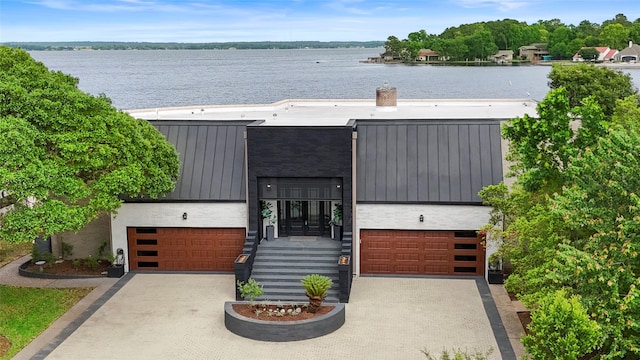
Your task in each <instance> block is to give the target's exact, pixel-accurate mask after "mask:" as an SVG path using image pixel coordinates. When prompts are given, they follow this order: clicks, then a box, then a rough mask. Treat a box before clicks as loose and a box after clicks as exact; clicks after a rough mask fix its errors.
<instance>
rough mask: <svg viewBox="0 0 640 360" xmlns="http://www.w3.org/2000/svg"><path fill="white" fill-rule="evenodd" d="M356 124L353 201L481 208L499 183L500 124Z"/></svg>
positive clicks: (500, 173)
mask: <svg viewBox="0 0 640 360" xmlns="http://www.w3.org/2000/svg"><path fill="white" fill-rule="evenodd" d="M357 124H358V125H357V132H358V142H357V147H358V148H357V174H358V179H357V201H362V202H381V203H385V202H386V203H480V198H479V197H478V191H480V190H481V189H482V188H483V187H484V186H486V185H490V184H497V183H499V182H500V181H502V150H501V141H500V121H499V120H420V121H394V122H384V121H379V122H375V121H358V122H357Z"/></svg>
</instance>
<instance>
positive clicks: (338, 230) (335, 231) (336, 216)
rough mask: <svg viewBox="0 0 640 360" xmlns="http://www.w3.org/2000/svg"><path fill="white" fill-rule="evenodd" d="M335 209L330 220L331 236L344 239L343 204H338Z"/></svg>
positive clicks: (340, 239)
mask: <svg viewBox="0 0 640 360" xmlns="http://www.w3.org/2000/svg"><path fill="white" fill-rule="evenodd" d="M335 206H336V207H335V208H334V209H333V217H332V218H331V221H329V225H331V231H332V233H331V238H333V239H334V240H337V241H342V204H339V203H338V204H336V205H335Z"/></svg>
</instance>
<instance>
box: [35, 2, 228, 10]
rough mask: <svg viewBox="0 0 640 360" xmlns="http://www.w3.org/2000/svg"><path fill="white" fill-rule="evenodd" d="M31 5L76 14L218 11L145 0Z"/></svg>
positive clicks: (40, 3)
mask: <svg viewBox="0 0 640 360" xmlns="http://www.w3.org/2000/svg"><path fill="white" fill-rule="evenodd" d="M32 4H35V5H39V6H42V7H46V8H49V9H55V10H64V11H76V12H109V13H115V12H143V11H145V12H166V13H174V12H198V11H202V9H203V6H204V7H206V8H208V9H211V10H212V9H216V10H219V9H220V7H217V6H211V5H206V4H200V3H188V2H184V3H181V2H177V3H171V2H162V1H145V0H116V1H107V2H104V1H78V0H39V1H34V2H32Z"/></svg>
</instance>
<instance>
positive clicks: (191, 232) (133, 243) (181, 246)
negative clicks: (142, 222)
mask: <svg viewBox="0 0 640 360" xmlns="http://www.w3.org/2000/svg"><path fill="white" fill-rule="evenodd" d="M244 238H245V229H242V228H229V229H214V228H129V229H128V242H129V264H130V265H129V266H130V268H131V269H132V270H136V269H141V270H169V271H171V270H182V271H189V270H193V271H233V261H234V260H235V258H236V257H237V256H238V255H239V254H240V253H241V252H242V248H243V246H244V240H245V239H244Z"/></svg>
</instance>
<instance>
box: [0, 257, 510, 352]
mask: <svg viewBox="0 0 640 360" xmlns="http://www.w3.org/2000/svg"><path fill="white" fill-rule="evenodd" d="M27 259H28V258H27ZM24 261H26V259H25V260H20V261H18V262H15V263H13V264H10V265H8V266H5V267H4V268H0V283H3V284H9V285H23V286H25V285H26V284H19V283H20V282H21V280H24V281H25V283H28V286H43V287H63V286H65V287H66V286H97V288H96V290H94V291H93V292H92V293H91V294H89V295H88V296H87V297H86V298H85V299H83V300H82V301H80V302H79V303H78V304H77V305H76V306H74V308H72V309H71V311H69V312H68V313H67V314H65V315H64V316H63V317H62V318H61V319H59V320H58V321H57V322H56V323H54V324H53V325H52V326H51V327H50V328H49V329H48V330H47V331H45V333H43V334H42V335H41V336H40V337H38V338H37V339H36V340H34V341H33V342H32V343H31V344H30V345H29V346H28V347H26V348H25V349H24V350H23V351H21V352H20V353H19V354H18V355H17V356H16V357H14V359H44V358H46V359H112V358H136V359H237V358H257V359H296V358H305V359H334V358H351V359H362V358H366V359H374V360H375V359H385V360H386V359H396V358H402V359H424V356H423V355H422V354H421V353H420V350H421V349H429V350H430V351H432V352H435V353H437V352H439V351H441V350H442V349H445V348H446V349H457V348H460V349H468V350H486V349H489V348H493V349H494V350H495V351H494V353H493V355H492V357H491V359H509V360H511V359H514V360H515V359H516V356H520V354H522V352H521V350H519V349H518V347H512V345H511V344H513V342H514V340H516V343H515V345H519V344H518V343H517V340H518V339H517V336H516V335H512V334H510V333H511V332H512V331H515V332H517V331H518V329H517V328H516V329H515V330H513V329H512V327H513V326H512V325H513V323H512V322H513V320H514V319H513V317H509V316H508V312H512V313H513V315H515V311H513V305H512V304H511V303H510V302H507V301H506V300H508V296H507V295H506V292H504V289H503V288H502V287H501V286H496V285H490V286H487V284H486V282H484V280H483V279H480V278H467V279H449V278H435V277H434V278H404V277H360V278H358V279H356V280H354V282H353V288H352V293H351V299H350V302H349V303H348V304H347V307H346V311H347V313H346V316H347V318H346V323H345V325H344V326H343V327H342V328H340V329H339V330H337V331H336V332H334V333H332V334H329V335H327V336H324V337H321V338H317V339H310V340H304V341H296V342H288V343H268V342H261V341H254V340H249V339H245V338H242V337H239V336H237V335H235V334H232V333H231V332H229V331H227V330H226V328H225V327H224V310H223V304H224V302H225V301H229V300H233V298H234V296H235V294H234V286H233V282H234V278H233V276H232V275H214V274H174V273H172V274H166V273H164V274H143V273H137V274H134V273H130V274H128V275H126V276H125V277H124V278H122V279H108V278H99V279H91V280H89V279H81V280H43V279H31V278H23V277H20V276H18V275H17V266H15V267H14V264H16V263H17V264H18V266H19V264H21V263H23V262H24ZM12 267H14V268H13V269H12ZM13 270H15V272H13ZM12 273H14V274H15V275H12ZM76 281H77V282H76ZM90 283H91V284H93V285H90ZM501 291H502V292H503V293H501ZM504 297H506V300H505V299H504ZM494 299H495V300H494ZM503 301H504V303H502V302H503ZM509 307H511V308H509ZM499 311H501V312H505V311H506V313H505V314H506V315H505V314H502V313H501V314H500V315H499V314H498V312H499ZM501 317H502V319H501ZM515 321H517V324H518V325H519V321H518V320H517V316H515ZM503 322H504V324H505V325H506V326H503ZM505 329H506V330H507V331H508V332H507V331H505ZM521 329H522V328H521V327H520V331H521Z"/></svg>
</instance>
